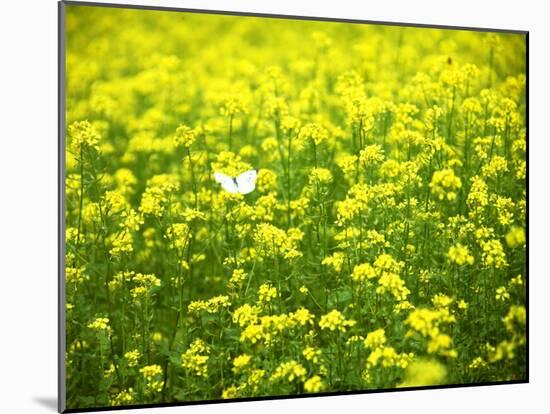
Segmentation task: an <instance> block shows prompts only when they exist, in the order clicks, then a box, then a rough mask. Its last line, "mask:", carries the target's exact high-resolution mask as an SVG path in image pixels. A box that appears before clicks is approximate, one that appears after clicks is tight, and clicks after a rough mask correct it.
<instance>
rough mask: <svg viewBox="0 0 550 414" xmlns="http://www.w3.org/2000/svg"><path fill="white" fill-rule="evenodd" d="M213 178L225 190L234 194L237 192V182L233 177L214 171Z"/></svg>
mask: <svg viewBox="0 0 550 414" xmlns="http://www.w3.org/2000/svg"><path fill="white" fill-rule="evenodd" d="M214 179H215V180H216V181H217V182H218V183H219V184H220V185H221V186H222V188H223V189H224V190H225V191H228V192H230V193H231V194H235V193H238V192H239V189H238V188H237V184H235V181H233V178H231V177H229V176H228V175H225V174H222V173H214Z"/></svg>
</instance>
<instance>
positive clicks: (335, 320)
mask: <svg viewBox="0 0 550 414" xmlns="http://www.w3.org/2000/svg"><path fill="white" fill-rule="evenodd" d="M356 323H357V322H356V321H354V320H352V319H346V318H344V315H343V314H342V312H340V311H338V310H336V309H333V310H332V311H330V312H329V313H327V314H326V315H322V316H321V319H320V321H319V327H320V328H321V329H329V330H331V331H335V330H338V331H340V332H345V331H346V329H347V328H348V327H352V326H354V325H355V324H356Z"/></svg>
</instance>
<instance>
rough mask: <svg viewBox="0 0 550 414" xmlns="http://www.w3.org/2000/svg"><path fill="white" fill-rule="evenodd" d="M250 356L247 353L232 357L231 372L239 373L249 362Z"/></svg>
mask: <svg viewBox="0 0 550 414" xmlns="http://www.w3.org/2000/svg"><path fill="white" fill-rule="evenodd" d="M250 360H251V357H250V355H247V354H242V355H239V356H238V357H235V358H234V359H233V372H234V373H239V372H241V371H242V370H243V369H244V368H245V367H247V366H248V364H249V363H250Z"/></svg>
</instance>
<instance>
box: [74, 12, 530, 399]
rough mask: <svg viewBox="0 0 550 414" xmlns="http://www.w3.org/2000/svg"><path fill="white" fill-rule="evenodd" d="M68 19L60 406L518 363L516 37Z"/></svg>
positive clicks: (448, 375) (392, 383) (430, 377)
mask: <svg viewBox="0 0 550 414" xmlns="http://www.w3.org/2000/svg"><path fill="white" fill-rule="evenodd" d="M66 26H67V29H66V30H67V32H66V35H67V46H66V54H67V55H66V79H67V80H66V90H67V100H66V107H67V112H66V116H67V142H66V188H65V191H66V223H65V224H66V330H67V332H66V335H67V336H66V346H67V353H66V373H67V407H68V408H88V407H105V406H120V405H139V404H150V403H173V402H187V401H197V400H218V399H232V398H246V397H261V396H283V395H295V394H302V393H320V392H338V391H351V390H355V391H363V390H369V389H380V388H396V387H413V386H427V385H446V384H472V383H487V382H501V381H525V380H526V379H527V374H526V371H527V354H526V352H527V349H526V306H525V305H526V282H527V280H526V277H527V274H526V271H527V260H526V253H527V252H526V210H527V202H526V190H527V188H526V170H527V168H526V161H527V157H526V146H527V142H526V74H525V73H526V35H524V34H516V33H490V32H475V31H460V30H444V29H430V28H410V27H395V26H381V25H371V24H350V23H335V22H315V21H300V20H287V19H276V18H273V19H266V18H255V17H237V16H224V15H205V14H204V15H201V14H189V13H177V12H167V11H151V10H124V9H116V8H99V7H91V6H76V5H68V6H67V20H66ZM253 169H256V170H257V173H258V174H257V180H256V182H255V189H254V191H252V192H250V193H249V194H245V195H243V194H240V193H238V192H237V193H231V192H229V191H226V190H224V189H223V188H222V186H221V185H220V184H219V183H218V182H216V180H215V179H214V173H222V174H225V175H228V176H230V177H236V176H238V175H239V174H241V173H244V172H246V171H250V170H253Z"/></svg>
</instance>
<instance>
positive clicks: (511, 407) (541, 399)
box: [0, 0, 550, 414]
mask: <svg viewBox="0 0 550 414" xmlns="http://www.w3.org/2000/svg"><path fill="white" fill-rule="evenodd" d="M132 1H134V2H138V3H139V4H149V5H151V4H153V5H166V6H176V7H188V8H203V9H209V8H210V9H224V10H236V11H252V12H260V13H276V14H289V15H303V16H326V17H341V18H353V19H366V20H380V21H394V22H410V23H431V24H446V25H459V26H474V27H475V26H477V27H491V28H510V29H522V30H529V31H530V71H529V81H530V120H531V122H530V134H529V135H530V137H529V147H530V159H529V167H530V200H529V201H530V203H529V212H530V235H529V243H530V275H529V276H530V293H531V294H530V326H531V332H530V333H531V335H530V361H531V364H530V381H531V382H530V384H528V385H513V386H509V385H507V386H491V387H480V388H468V389H449V390H438V391H420V392H399V393H384V394H370V395H358V396H347V397H325V398H309V399H294V400H279V401H268V402H250V403H232V404H222V405H207V406H194V407H177V408H163V409H156V410H145V411H144V410H141V411H140V412H144V413H145V412H155V413H156V412H159V413H160V412H162V413H175V412H186V413H219V412H224V413H243V414H245V413H255V412H257V411H258V410H261V411H263V412H264V413H279V412H281V411H290V412H294V411H298V410H303V411H306V412H307V411H310V412H313V411H316V412H325V411H326V412H334V411H345V412H346V413H348V412H366V411H369V412H377V413H378V412H383V413H393V412H396V411H397V410H401V409H402V410H406V412H408V413H410V412H412V413H415V412H422V413H438V414H440V413H442V412H444V413H460V414H463V413H465V412H466V413H468V412H472V413H488V412H498V413H499V414H500V413H519V412H521V411H523V410H525V411H527V412H544V411H546V410H547V409H548V406H549V404H548V399H547V397H548V395H547V394H548V392H549V391H550V387H549V385H550V381H549V380H548V377H549V368H550V367H549V354H550V352H549V351H548V339H549V330H550V324H549V323H548V319H547V316H548V315H549V305H548V304H549V303H550V298H549V297H548V295H549V293H550V284H549V280H550V276H549V275H548V272H547V269H548V263H547V262H546V257H547V256H548V243H547V241H548V239H547V238H546V235H548V234H550V233H549V232H548V230H549V229H548V224H549V223H548V214H547V211H548V203H547V200H548V191H547V190H548V185H547V181H548V177H549V174H550V171H548V166H549V165H550V161H549V159H548V157H549V153H548V145H549V144H548V142H549V140H550V135H549V128H548V127H549V122H548V120H549V118H550V115H549V112H550V99H548V98H549V96H550V95H549V93H550V91H549V88H548V86H549V80H550V67H549V56H550V47H549V42H550V36H549V27H550V24H549V22H548V16H549V15H548V12H547V10H545V6H544V4H545V2H543V1H526V0H514V1H505V0H495V1H488V0H484V1H480V0H460V1H458V0H455V1H437V0H434V1H423V0H414V1H411V0H402V1H393V0H381V1H376V2H374V1H373V2H367V1H358V0H337V1H334V0H331V1H324V2H322V1H319V0H316V1H306V0H264V1H262V2H259V1H257V0H256V1H254V0H226V1H224V2H220V1H215V0H201V1H198V0H196V1H187V0H172V1H169V0H166V1H162V0H157V1H154V0H148V1H147V0H127V1H126V2H127V3H130V2H132ZM113 2H117V1H116V0H114V1H113ZM0 105H1V106H0V140H1V141H0V183H1V187H0V188H1V190H0V222H1V224H2V225H1V227H0V307H1V309H0V382H1V385H0V390H1V391H0V407H1V408H0V411H2V412H14V413H18V412H25V413H47V412H49V413H52V412H54V411H55V404H56V384H57V370H56V365H57V356H56V355H57V343H56V341H57V322H56V312H57V311H56V309H57V290H56V286H57V273H56V272H57V248H56V232H57V216H56V211H57V204H56V179H57V4H56V1H55V0H10V1H3V2H2V5H1V6H0ZM545 393H546V395H545ZM545 397H546V398H545ZM537 407H538V408H537ZM546 412H548V411H546Z"/></svg>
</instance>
